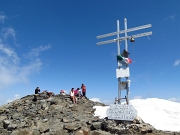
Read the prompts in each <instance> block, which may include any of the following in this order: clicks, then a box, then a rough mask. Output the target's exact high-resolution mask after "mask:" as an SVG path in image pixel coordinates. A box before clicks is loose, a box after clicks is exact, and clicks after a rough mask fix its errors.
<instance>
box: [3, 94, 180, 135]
mask: <svg viewBox="0 0 180 135" xmlns="http://www.w3.org/2000/svg"><path fill="white" fill-rule="evenodd" d="M93 106H105V104H102V103H99V102H93V101H91V100H89V99H87V98H79V99H78V103H76V104H73V103H72V101H71V99H70V96H69V95H60V94H58V95H53V96H51V97H48V96H47V94H45V93H40V94H34V95H27V96H25V97H23V98H21V99H19V100H15V101H13V102H10V103H8V104H5V105H3V106H1V107H0V134H1V135H121V134H122V135H128V134H129V135H134V134H147V135H156V134H157V135H158V134H159V135H169V134H171V135H180V133H178V132H163V131H159V130H156V129H155V128H154V127H153V126H151V125H150V124H148V123H144V122H143V120H142V119H141V118H139V117H137V118H135V119H134V121H131V122H130V121H120V120H108V119H107V118H105V119H100V118H99V117H97V116H94V112H95V109H94V108H93Z"/></svg>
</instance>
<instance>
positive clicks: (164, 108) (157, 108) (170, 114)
mask: <svg viewBox="0 0 180 135" xmlns="http://www.w3.org/2000/svg"><path fill="white" fill-rule="evenodd" d="M130 104H131V105H133V107H134V108H135V109H136V110H137V115H138V116H139V117H141V118H142V119H143V121H144V122H146V123H149V124H151V125H152V126H154V127H155V128H156V129H159V130H166V131H180V103H177V102H172V101H168V100H164V99H158V98H148V99H133V100H131V101H130ZM95 108H96V111H95V115H96V116H100V117H101V118H103V117H106V109H107V108H109V107H99V106H96V107H95Z"/></svg>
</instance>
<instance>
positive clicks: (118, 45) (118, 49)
mask: <svg viewBox="0 0 180 135" xmlns="http://www.w3.org/2000/svg"><path fill="white" fill-rule="evenodd" d="M119 31H120V27H119V20H117V38H118V39H119V37H120V36H119ZM117 53H118V55H120V41H119V40H117Z"/></svg>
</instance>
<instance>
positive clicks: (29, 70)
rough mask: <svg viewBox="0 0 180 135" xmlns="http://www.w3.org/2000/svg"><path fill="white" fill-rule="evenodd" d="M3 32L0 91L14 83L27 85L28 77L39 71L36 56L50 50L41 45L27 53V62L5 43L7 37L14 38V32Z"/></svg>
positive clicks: (0, 51) (0, 44) (39, 65)
mask: <svg viewBox="0 0 180 135" xmlns="http://www.w3.org/2000/svg"><path fill="white" fill-rule="evenodd" d="M4 31H5V30H3V32H2V33H0V34H1V35H2V37H3V38H1V37H0V84H1V85H0V89H3V88H5V87H8V86H10V85H13V84H15V83H27V82H28V77H29V75H31V74H33V73H37V72H39V71H40V69H41V66H42V62H41V59H40V58H39V57H38V56H39V55H40V54H41V53H42V52H43V51H46V50H48V49H50V48H51V46H50V45H46V46H42V45H41V46H38V47H36V48H32V50H30V52H29V53H28V56H30V57H31V58H30V59H29V58H28V60H27V59H26V57H22V58H20V57H19V56H18V54H17V53H16V52H15V50H14V49H13V48H12V47H10V45H9V44H8V43H7V42H8V41H6V39H8V36H9V35H12V36H13V37H15V36H16V35H15V32H13V30H12V29H11V28H9V29H6V31H9V32H4ZM6 43H7V44H8V45H7V44H6ZM23 59H26V60H25V61H26V64H24V63H22V61H23Z"/></svg>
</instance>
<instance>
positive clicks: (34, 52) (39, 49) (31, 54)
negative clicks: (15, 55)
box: [26, 45, 51, 58]
mask: <svg viewBox="0 0 180 135" xmlns="http://www.w3.org/2000/svg"><path fill="white" fill-rule="evenodd" d="M48 49H51V46H50V45H46V46H42V45H41V46H39V47H37V48H33V49H31V51H30V52H29V53H28V54H27V55H26V57H27V58H33V57H38V56H39V55H40V54H41V52H43V51H46V50H48Z"/></svg>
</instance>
